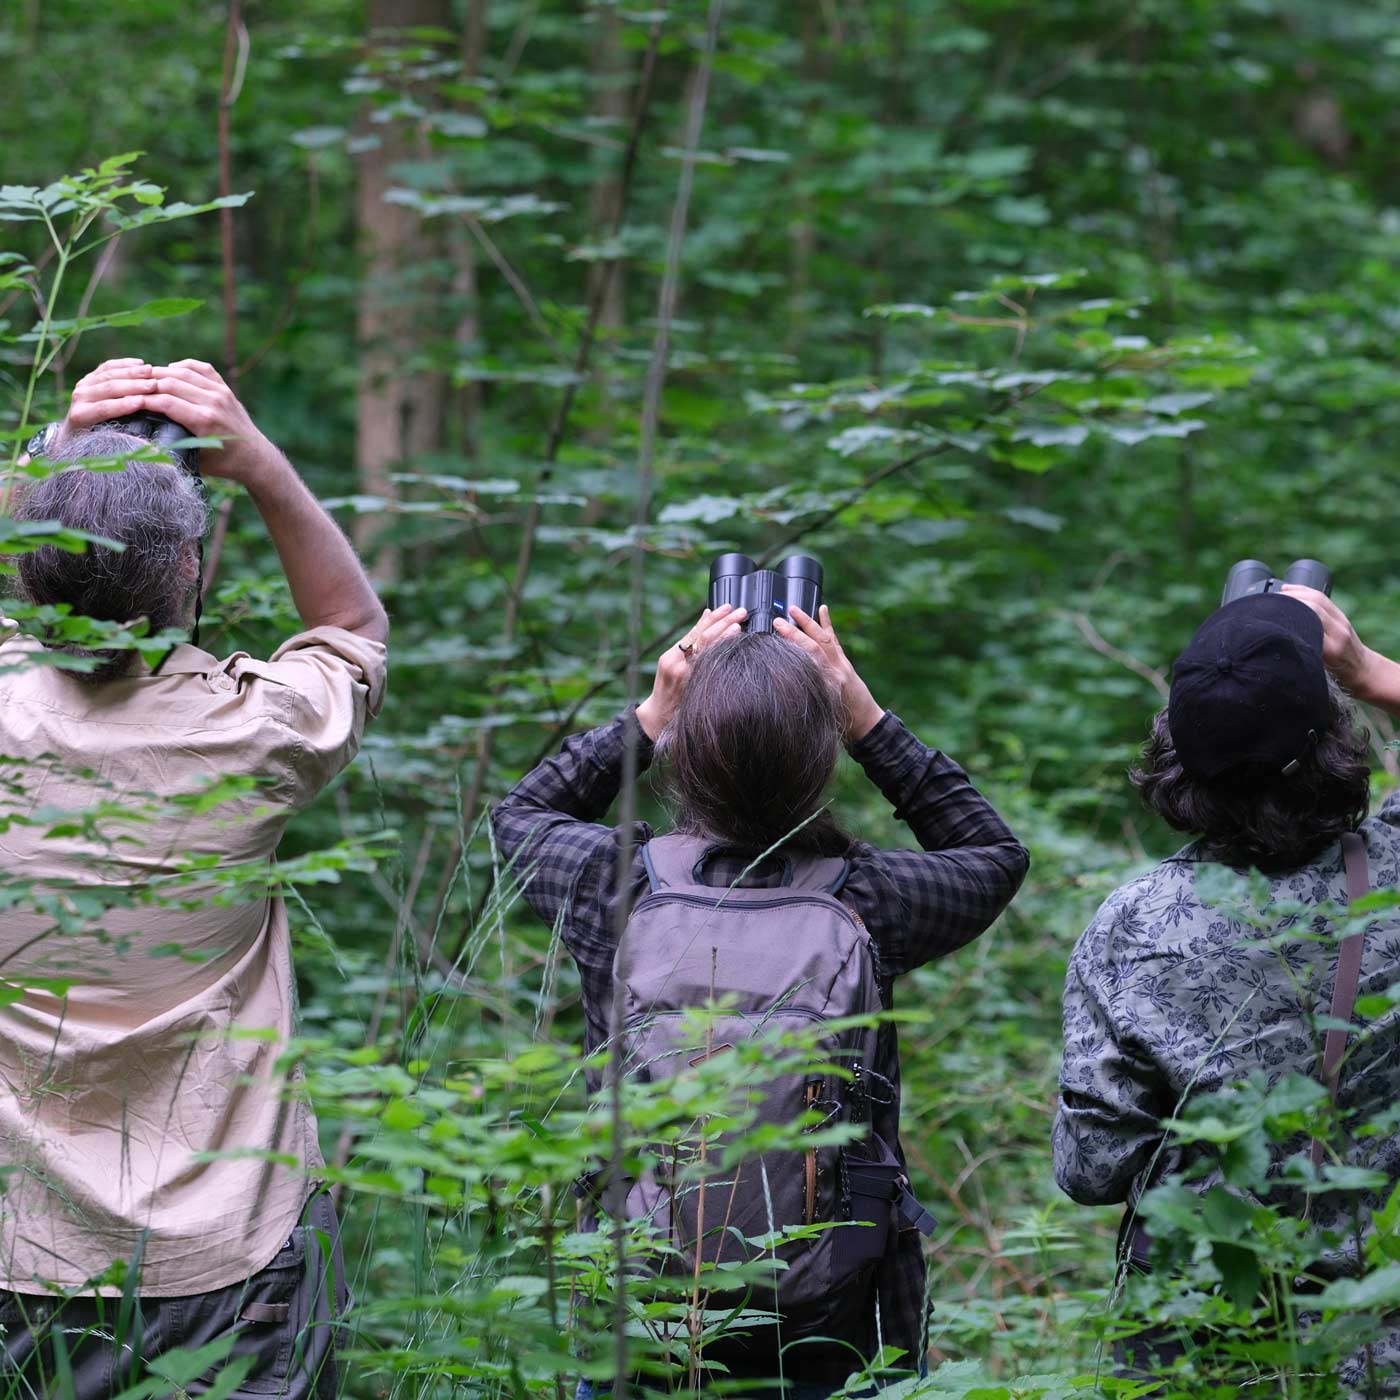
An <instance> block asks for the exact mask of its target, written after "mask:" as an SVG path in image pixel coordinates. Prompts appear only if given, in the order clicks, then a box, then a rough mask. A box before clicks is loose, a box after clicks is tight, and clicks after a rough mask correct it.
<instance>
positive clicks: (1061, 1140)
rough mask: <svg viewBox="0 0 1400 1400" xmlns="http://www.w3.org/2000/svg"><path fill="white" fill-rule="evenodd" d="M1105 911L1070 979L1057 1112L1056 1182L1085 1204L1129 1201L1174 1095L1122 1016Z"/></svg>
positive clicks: (1082, 944)
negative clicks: (1111, 989) (1109, 963)
mask: <svg viewBox="0 0 1400 1400" xmlns="http://www.w3.org/2000/svg"><path fill="white" fill-rule="evenodd" d="M1110 921H1111V916H1110V915H1108V914H1106V913H1105V911H1104V910H1101V911H1100V912H1099V915H1098V917H1097V919H1096V920H1095V922H1094V923H1093V924H1091V925H1090V926H1089V928H1088V929H1087V930H1086V931H1085V932H1084V934H1083V936H1082V937H1081V938H1080V940H1079V943H1078V944H1077V945H1076V947H1075V950H1074V955H1073V956H1072V957H1071V959H1070V964H1069V971H1068V973H1067V975H1066V977H1065V1001H1064V1040H1065V1050H1064V1061H1063V1063H1062V1065H1061V1068H1060V1109H1059V1112H1058V1114H1056V1117H1055V1127H1054V1160H1055V1180H1056V1181H1057V1182H1058V1183H1059V1187H1060V1189H1061V1190H1062V1191H1063V1192H1065V1194H1066V1195H1068V1196H1070V1197H1071V1198H1072V1199H1074V1200H1076V1201H1078V1202H1079V1203H1080V1204H1081V1205H1110V1204H1113V1203H1116V1202H1119V1201H1126V1200H1127V1199H1128V1197H1129V1195H1130V1194H1131V1192H1132V1186H1133V1182H1134V1180H1135V1179H1136V1178H1137V1177H1138V1175H1139V1174H1140V1173H1141V1172H1142V1171H1143V1170H1144V1169H1145V1168H1146V1167H1147V1165H1148V1163H1149V1162H1150V1161H1151V1159H1152V1155H1153V1153H1154V1152H1156V1151H1157V1149H1158V1147H1159V1146H1160V1144H1161V1142H1162V1127H1161V1119H1162V1118H1163V1117H1164V1116H1165V1115H1166V1114H1168V1113H1169V1112H1170V1111H1171V1103H1170V1095H1169V1093H1168V1092H1167V1089H1166V1086H1165V1084H1164V1082H1163V1081H1162V1079H1161V1076H1160V1074H1159V1073H1158V1071H1157V1069H1156V1067H1155V1066H1154V1065H1153V1063H1152V1062H1151V1060H1150V1059H1149V1058H1148V1057H1147V1056H1146V1055H1145V1054H1143V1053H1142V1052H1141V1051H1140V1050H1139V1049H1138V1048H1136V1047H1135V1044H1134V1039H1133V1036H1132V1033H1131V1029H1130V1028H1129V1027H1127V1026H1125V1025H1124V1024H1122V1022H1121V1019H1120V1018H1119V1017H1117V1016H1116V1015H1115V1014H1114V1010H1113V1005H1112V1000H1111V997H1110V996H1109V994H1108V993H1107V991H1106V990H1105V983H1104V979H1103V977H1102V975H1101V972H1102V969H1101V968H1100V967H1099V966H1098V961H1099V959H1098V950H1100V949H1101V948H1102V946H1103V943H1104V938H1103V937H1102V935H1103V933H1104V930H1105V928H1106V927H1107V925H1108V923H1109V922H1110Z"/></svg>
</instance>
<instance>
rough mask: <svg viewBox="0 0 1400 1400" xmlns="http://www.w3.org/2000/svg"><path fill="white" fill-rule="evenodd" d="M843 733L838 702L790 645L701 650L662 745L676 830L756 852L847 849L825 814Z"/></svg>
mask: <svg viewBox="0 0 1400 1400" xmlns="http://www.w3.org/2000/svg"><path fill="white" fill-rule="evenodd" d="M842 728H843V724H842V712H841V697H840V695H839V694H838V693H837V691H836V690H835V688H834V687H833V686H832V685H831V683H830V682H829V681H828V680H827V679H826V677H825V676H823V675H822V673H821V671H820V670H819V669H818V668H817V666H816V664H815V662H813V661H812V660H811V658H810V657H808V656H807V655H806V654H805V653H804V652H802V651H801V650H799V648H797V647H795V646H794V645H793V644H792V643H791V642H787V641H784V640H783V639H782V638H781V637H778V636H775V635H774V634H773V633H771V632H768V633H742V634H740V635H739V636H737V637H732V638H730V639H729V640H728V641H725V642H721V643H719V644H718V645H717V646H714V647H711V648H709V649H708V650H706V651H704V652H702V653H701V654H700V655H699V656H698V657H696V659H695V662H694V665H693V667H692V669H691V673H690V676H689V678H688V679H687V681H686V686H685V690H684V692H683V693H682V696H681V702H680V706H679V708H678V709H677V711H676V714H675V717H674V718H673V719H672V721H671V723H670V725H669V727H668V728H667V730H666V733H665V734H664V735H663V738H662V750H663V755H664V756H665V757H666V758H667V759H668V760H669V765H670V771H669V783H668V786H669V788H670V792H671V796H672V798H673V799H674V801H675V803H676V807H677V813H676V817H677V828H678V829H679V830H681V831H684V832H687V833H688V834H691V835H697V836H703V837H705V838H707V839H710V840H713V841H715V842H717V843H722V844H725V845H729V846H733V847H736V848H738V849H739V850H742V851H748V852H752V853H754V854H758V853H759V852H762V851H765V850H767V849H768V848H769V847H770V846H775V845H777V844H779V843H780V842H786V844H787V846H788V847H789V848H791V849H795V850H805V851H816V852H820V853H822V854H834V853H839V852H840V851H842V850H844V849H845V847H846V845H847V844H848V842H847V838H845V837H844V836H843V835H842V834H841V832H840V831H839V829H838V828H837V826H836V824H835V822H834V821H833V820H832V818H831V816H830V814H829V813H827V812H824V811H821V810H820V809H821V801H822V795H823V793H824V792H825V791H826V786H827V783H828V782H829V781H830V778H831V774H832V772H833V770H834V769H835V766H836V759H837V756H838V754H839V753H840V746H841V733H842ZM814 814H815V815H814ZM798 828H800V830H799V829H798Z"/></svg>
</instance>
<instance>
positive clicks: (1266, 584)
mask: <svg viewBox="0 0 1400 1400" xmlns="http://www.w3.org/2000/svg"><path fill="white" fill-rule="evenodd" d="M1285 583H1300V584H1302V585H1303V586H1304V587H1305V588H1315V589H1317V591H1318V592H1319V593H1325V594H1327V596H1328V597H1329V598H1330V597H1331V596H1332V570H1331V569H1329V568H1328V567H1327V565H1326V564H1320V563H1318V561H1317V560H1316V559H1295V560H1294V561H1293V562H1292V563H1291V564H1290V565H1289V566H1288V567H1287V568H1286V569H1285V570H1284V571H1283V577H1282V578H1275V577H1274V571H1273V569H1271V568H1270V567H1269V566H1268V565H1267V564H1265V563H1263V562H1262V561H1261V560H1259V559H1241V560H1240V562H1239V563H1238V564H1236V565H1234V566H1233V567H1232V568H1231V570H1230V572H1229V573H1228V574H1227V575H1226V577H1225V591H1224V592H1223V593H1222V594H1221V595H1220V606H1221V607H1222V608H1223V607H1224V606H1225V604H1226V603H1233V602H1235V601H1236V600H1237V599H1240V598H1248V597H1251V596H1252V595H1253V594H1255V593H1277V592H1278V591H1279V590H1280V589H1281V588H1282V587H1283V585H1284V584H1285Z"/></svg>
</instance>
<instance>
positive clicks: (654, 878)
mask: <svg viewBox="0 0 1400 1400" xmlns="http://www.w3.org/2000/svg"><path fill="white" fill-rule="evenodd" d="M720 849H722V848H721V847H718V846H715V845H713V844H712V843H711V842H709V841H706V840H705V839H704V837H702V836H682V835H678V834H676V833H672V834H670V835H668V836H653V837H652V839H651V840H650V841H648V842H647V843H646V845H644V846H643V847H642V864H643V865H644V866H645V867H646V872H647V880H648V882H649V883H650V885H651V890H652V893H653V894H655V893H658V892H659V891H661V890H668V889H694V888H695V887H696V886H697V885H699V886H704V887H706V888H709V889H717V890H718V889H722V888H723V887H722V886H716V885H707V884H706V881H705V879H704V878H703V877H704V873H705V871H704V867H705V862H706V860H707V859H708V858H709V857H710V856H711V855H712V854H714V853H715V852H716V851H718V850H720ZM776 858H777V859H778V860H779V861H781V862H782V863H783V867H784V878H783V888H785V889H791V890H804V891H813V892H816V893H819V894H829V895H833V896H835V895H839V894H840V893H841V889H842V887H843V886H844V885H845V883H846V877H847V875H848V874H849V873H850V864H851V863H850V861H848V860H844V859H842V858H841V857H839V856H837V857H823V856H809V855H788V854H786V853H784V852H782V851H779V852H778V853H777V857H776Z"/></svg>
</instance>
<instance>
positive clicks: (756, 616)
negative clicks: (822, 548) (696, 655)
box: [710, 554, 822, 632]
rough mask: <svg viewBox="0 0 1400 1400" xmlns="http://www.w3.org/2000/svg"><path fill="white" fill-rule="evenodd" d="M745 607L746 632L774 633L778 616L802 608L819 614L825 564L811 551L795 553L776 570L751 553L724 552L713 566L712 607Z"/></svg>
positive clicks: (711, 577) (711, 568) (813, 615)
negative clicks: (766, 565) (761, 565)
mask: <svg viewBox="0 0 1400 1400" xmlns="http://www.w3.org/2000/svg"><path fill="white" fill-rule="evenodd" d="M726 603H728V604H730V606H731V607H735V608H743V609H745V611H746V612H747V613H748V616H747V617H746V618H745V619H744V622H743V628H744V631H745V632H771V631H772V630H773V619H774V618H775V617H783V618H788V620H789V621H791V619H790V618H789V617H788V609H789V608H793V607H797V608H801V609H802V611H803V612H805V613H806V614H807V616H808V617H815V616H816V615H817V609H818V608H819V607H821V605H822V566H821V565H820V564H819V563H818V562H817V561H816V560H815V559H813V558H812V556H811V555H810V554H791V555H789V556H788V557H787V558H786V559H783V560H781V561H780V562H779V564H778V567H777V568H776V569H760V568H759V567H758V565H757V564H755V563H754V561H753V560H752V559H750V558H749V556H748V555H747V554H721V555H720V556H719V558H717V559H716V560H715V562H714V563H713V564H711V565H710V607H712V608H722V607H723V606H724V605H725V604H726Z"/></svg>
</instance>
